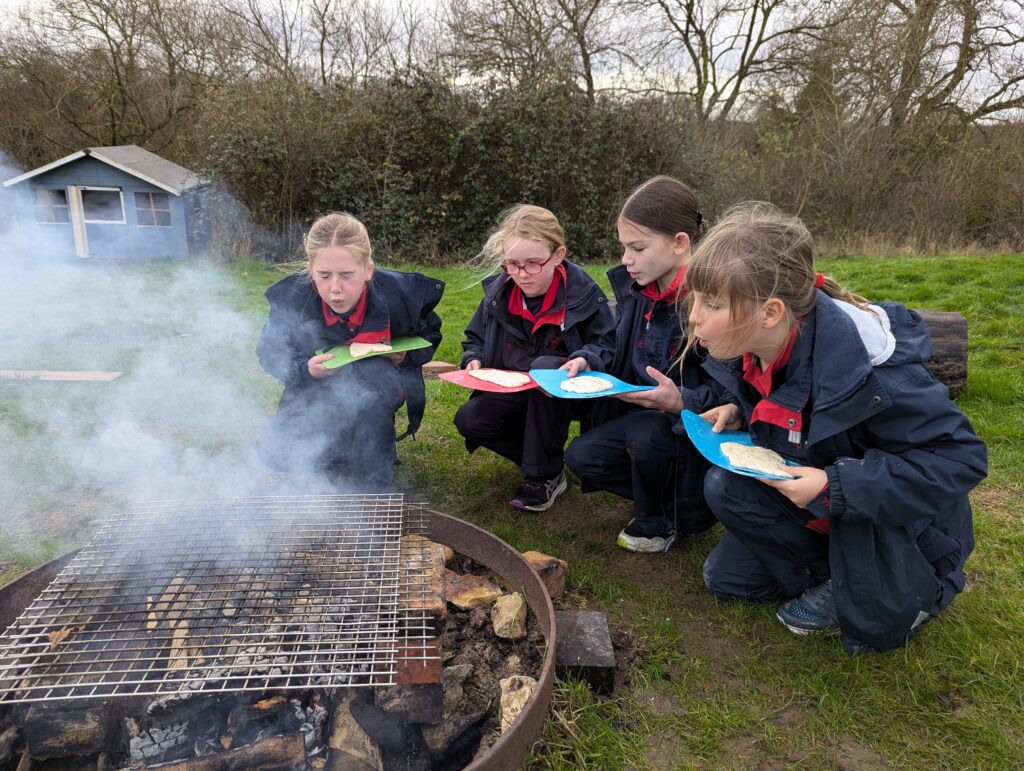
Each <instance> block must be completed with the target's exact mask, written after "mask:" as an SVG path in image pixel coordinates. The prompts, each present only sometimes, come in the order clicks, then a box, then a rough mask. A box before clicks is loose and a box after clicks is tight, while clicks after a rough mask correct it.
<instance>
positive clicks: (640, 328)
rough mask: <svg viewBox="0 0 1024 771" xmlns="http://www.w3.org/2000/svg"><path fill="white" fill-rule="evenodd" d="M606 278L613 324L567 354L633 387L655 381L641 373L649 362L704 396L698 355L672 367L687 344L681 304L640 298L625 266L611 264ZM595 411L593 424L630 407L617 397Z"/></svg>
mask: <svg viewBox="0 0 1024 771" xmlns="http://www.w3.org/2000/svg"><path fill="white" fill-rule="evenodd" d="M608 280H609V282H610V284H611V287H612V292H613V293H614V295H615V316H616V318H615V328H614V330H612V331H611V332H610V333H609V334H607V335H604V336H602V338H601V339H600V340H599V341H598V342H597V343H595V344H590V345H586V346H581V347H580V348H579V349H578V350H576V351H574V352H573V353H572V354H570V356H571V357H576V356H582V357H583V358H585V359H586V360H587V365H588V366H589V367H590V369H592V370H594V371H596V372H607V373H608V374H610V375H614V376H615V377H617V378H619V379H621V380H624V381H626V382H627V383H635V384H637V385H656V383H655V381H654V379H653V378H652V377H651V376H650V375H648V374H647V372H646V371H645V370H646V368H647V367H648V366H651V367H654V368H655V369H657V370H658V371H659V372H662V373H663V374H665V375H668V377H670V378H672V380H674V381H675V382H676V383H680V384H681V385H682V387H683V389H684V390H691V389H692V390H695V391H697V392H699V393H700V394H701V395H702V398H703V394H704V393H705V391H706V389H705V388H703V387H702V385H701V384H702V381H703V379H704V378H703V375H702V372H701V368H700V358H699V357H698V356H697V355H696V354H695V353H693V352H691V353H688V354H687V357H686V360H685V361H684V362H683V368H682V373H680V368H679V366H678V365H677V363H678V359H679V354H680V353H681V352H682V349H683V346H684V345H685V344H686V336H685V329H684V327H683V322H682V319H681V316H680V313H681V308H684V307H685V306H684V305H683V304H682V303H668V302H661V303H657V304H656V303H655V302H654V300H652V299H651V298H650V297H645V296H644V295H643V294H641V291H640V286H639V285H638V284H637V283H636V282H635V281H634V280H633V279H632V278H630V276H629V271H627V270H626V267H625V266H624V265H616V266H615V267H614V268H611V269H610V270H609V271H608ZM648 314H649V315H650V318H649V319H648V318H647V315H648ZM594 410H595V414H594V424H595V425H597V424H600V423H603V422H604V421H606V420H609V419H611V418H613V417H616V416H618V415H620V414H622V413H624V412H627V411H629V410H630V407H629V406H628V405H626V404H625V402H621V401H619V400H618V399H599V400H598V401H597V404H596V405H595V408H594ZM677 417H678V416H677Z"/></svg>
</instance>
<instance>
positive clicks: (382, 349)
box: [349, 343, 391, 359]
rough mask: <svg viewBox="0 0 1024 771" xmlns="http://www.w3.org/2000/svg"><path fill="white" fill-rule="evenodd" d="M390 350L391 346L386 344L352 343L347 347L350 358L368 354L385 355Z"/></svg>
mask: <svg viewBox="0 0 1024 771" xmlns="http://www.w3.org/2000/svg"><path fill="white" fill-rule="evenodd" d="M390 350H391V346H390V345H388V344H387V343H352V345H350V346H349V351H351V353H352V356H353V357H355V358H357V359H358V358H359V357H360V356H366V354H368V353H386V352H388V351H390Z"/></svg>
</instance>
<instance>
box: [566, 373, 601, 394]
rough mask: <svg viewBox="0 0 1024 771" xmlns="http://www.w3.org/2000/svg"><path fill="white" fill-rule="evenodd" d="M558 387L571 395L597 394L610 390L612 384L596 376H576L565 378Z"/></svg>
mask: <svg viewBox="0 0 1024 771" xmlns="http://www.w3.org/2000/svg"><path fill="white" fill-rule="evenodd" d="M558 387H559V388H561V389H562V390H563V391H568V392H569V393H572V394H597V393H601V391H610V390H612V382H611V381H610V380H605V379H604V378H603V377H597V376H596V375H577V376H576V377H569V378H566V379H565V380H563V381H562V382H561V383H559V384H558Z"/></svg>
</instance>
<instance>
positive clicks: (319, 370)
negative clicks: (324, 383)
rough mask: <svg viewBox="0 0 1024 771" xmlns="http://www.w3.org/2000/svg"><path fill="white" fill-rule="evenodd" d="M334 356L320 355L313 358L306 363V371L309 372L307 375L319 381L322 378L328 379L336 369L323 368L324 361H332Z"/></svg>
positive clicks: (328, 354)
mask: <svg viewBox="0 0 1024 771" xmlns="http://www.w3.org/2000/svg"><path fill="white" fill-rule="evenodd" d="M333 358H334V355H333V354H330V353H321V354H319V355H318V356H314V357H313V358H312V359H310V360H309V361H307V362H306V369H308V370H309V374H310V375H311V376H312V377H315V378H317V379H320V378H322V377H328V376H329V375H333V374H334V373H335V372H337V370H336V369H327V367H325V366H324V362H325V361H329V360H330V359H333Z"/></svg>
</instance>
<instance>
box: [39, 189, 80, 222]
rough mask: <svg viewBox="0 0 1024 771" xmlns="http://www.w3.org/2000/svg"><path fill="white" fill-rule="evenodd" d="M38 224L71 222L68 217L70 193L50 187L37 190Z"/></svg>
mask: <svg viewBox="0 0 1024 771" xmlns="http://www.w3.org/2000/svg"><path fill="white" fill-rule="evenodd" d="M35 209H36V222H51V223H61V222H70V221H71V219H70V218H69V216H68V193H67V191H66V190H63V189H61V190H57V189H54V188H49V187H37V188H36V200H35Z"/></svg>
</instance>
